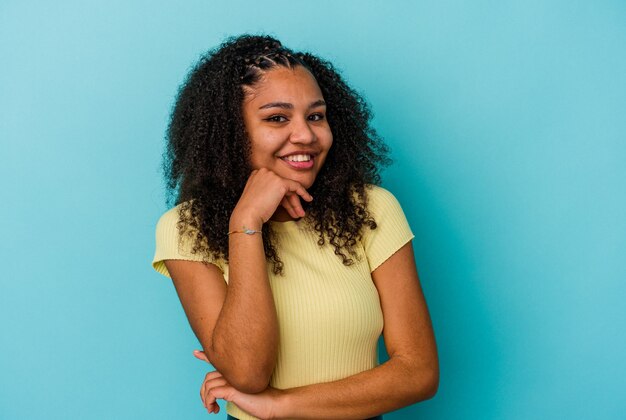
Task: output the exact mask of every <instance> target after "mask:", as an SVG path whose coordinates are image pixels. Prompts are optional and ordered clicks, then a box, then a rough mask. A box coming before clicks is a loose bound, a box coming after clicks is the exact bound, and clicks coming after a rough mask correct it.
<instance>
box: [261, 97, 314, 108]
mask: <svg viewBox="0 0 626 420" xmlns="http://www.w3.org/2000/svg"><path fill="white" fill-rule="evenodd" d="M318 106H326V102H324V100H323V99H318V100H317V101H315V102H312V103H311V105H309V109H311V108H315V107H318ZM268 108H282V109H293V104H290V103H289V102H270V103H268V104H265V105H262V106H260V107H259V109H268Z"/></svg>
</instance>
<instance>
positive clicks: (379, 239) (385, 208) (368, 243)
mask: <svg viewBox="0 0 626 420" xmlns="http://www.w3.org/2000/svg"><path fill="white" fill-rule="evenodd" d="M366 196H367V212H368V213H369V215H370V217H372V218H373V219H374V221H375V222H376V228H374V229H371V228H369V227H364V230H363V234H362V243H363V247H364V249H365V253H366V255H367V259H368V262H369V264H370V270H371V271H374V270H375V269H376V268H377V267H378V266H379V265H380V264H382V263H383V262H384V261H385V260H387V258H389V257H390V256H391V255H393V253H394V252H396V251H397V250H398V249H400V248H401V247H402V246H404V245H405V244H406V243H407V242H409V241H410V240H411V239H413V238H414V235H413V232H412V231H411V227H410V226H409V223H408V221H407V219H406V216H405V214H404V211H403V210H402V207H401V206H400V203H399V202H398V200H397V199H396V197H395V196H394V195H393V194H392V193H391V192H390V191H388V190H387V189H385V188H383V187H379V186H376V185H368V186H367V187H366Z"/></svg>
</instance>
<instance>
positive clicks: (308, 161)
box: [280, 153, 315, 169]
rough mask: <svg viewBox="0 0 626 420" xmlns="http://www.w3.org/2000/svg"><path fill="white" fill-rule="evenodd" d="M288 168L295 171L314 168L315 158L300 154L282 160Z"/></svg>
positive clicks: (284, 157)
mask: <svg viewBox="0 0 626 420" xmlns="http://www.w3.org/2000/svg"><path fill="white" fill-rule="evenodd" d="M280 160H282V161H283V162H285V164H287V166H289V167H290V168H294V169H310V168H312V167H313V164H314V161H315V157H314V156H313V155H311V154H306V153H298V154H292V155H288V156H283V157H281V158H280Z"/></svg>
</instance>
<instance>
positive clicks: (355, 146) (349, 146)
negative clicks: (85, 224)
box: [153, 35, 439, 419]
mask: <svg viewBox="0 0 626 420" xmlns="http://www.w3.org/2000/svg"><path fill="white" fill-rule="evenodd" d="M167 140H168V146H167V153H166V159H165V169H166V177H167V180H168V187H169V191H170V193H172V194H171V195H175V196H176V200H175V201H176V206H175V207H174V208H172V209H171V210H169V211H168V212H166V213H165V214H164V215H163V216H162V217H161V218H160V220H159V222H158V224H157V233H156V236H157V238H156V239H157V244H156V254H155V257H154V261H153V266H154V268H155V269H156V270H157V271H159V272H160V273H162V274H165V275H167V276H169V277H171V278H172V280H173V282H174V285H175V287H176V291H177V293H178V296H179V298H180V301H181V303H182V305H183V308H184V310H185V313H186V315H187V318H188V319H189V323H190V325H191V327H192V329H193V331H194V333H195V334H196V336H197V337H198V340H199V341H200V343H201V345H202V347H203V349H204V351H203V352H199V351H197V352H195V355H196V357H198V358H203V359H204V360H207V361H208V362H210V363H211V364H212V365H213V367H215V369H216V370H215V371H213V372H209V373H208V374H207V375H206V378H205V380H204V382H203V384H202V387H201V398H202V401H203V403H204V404H205V407H206V408H207V410H208V411H209V413H212V412H214V413H217V412H218V411H219V406H218V405H217V402H216V400H217V399H225V400H227V401H228V403H227V412H228V414H229V417H231V418H238V419H255V418H289V419H292V418H308V419H330V418H333V419H337V418H344V419H366V418H372V417H375V416H379V415H381V414H382V413H385V412H389V411H392V410H395V409H398V408H400V407H404V406H407V405H409V404H412V403H415V402H417V401H421V400H424V399H428V398H431V397H432V396H433V395H434V394H435V393H436V390H437V387H438V381H439V367H438V360H437V351H436V345H435V339H434V334H433V330H432V326H431V322H430V318H429V314H428V309H427V306H426V302H425V300H424V296H423V294H422V291H421V288H420V285H419V280H418V276H417V272H416V268H415V261H414V257H413V250H412V247H411V240H412V238H413V234H412V233H411V230H410V228H409V226H408V223H407V221H406V218H405V217H404V214H403V212H402V209H401V207H400V205H399V204H398V202H397V200H396V199H395V197H394V196H393V195H392V194H391V193H389V192H388V191H386V190H385V189H383V188H381V187H379V186H376V185H377V184H379V183H380V177H379V167H380V166H381V165H383V164H385V163H387V158H386V152H387V149H386V147H385V146H384V144H383V143H382V141H381V140H380V139H379V138H378V136H377V135H376V133H375V131H374V130H373V129H372V127H371V126H370V113H369V110H368V108H367V105H366V103H365V101H364V100H363V99H362V98H361V97H360V96H359V95H357V94H356V93H355V92H354V91H353V90H352V89H350V88H349V87H348V86H347V85H346V84H345V83H344V81H343V80H342V78H341V77H340V76H339V75H338V73H337V72H336V71H335V70H334V69H333V67H332V66H331V65H330V64H329V63H327V62H325V61H323V60H321V59H319V58H317V57H315V56H314V55H311V54H308V53H295V52H293V51H291V50H289V49H287V48H285V47H283V46H282V45H281V43H280V42H279V41H277V40H275V39H273V38H270V37H266V36H249V35H244V36H240V37H238V38H233V39H229V40H228V41H226V42H225V43H224V44H222V45H221V46H220V47H219V48H217V49H215V50H212V51H210V52H209V53H207V54H206V55H205V56H204V57H203V58H202V59H201V60H200V61H199V63H198V64H197V65H196V66H195V68H193V69H192V71H191V72H190V74H189V76H188V78H187V80H186V81H185V83H184V84H183V86H182V87H181V89H180V92H179V95H178V98H177V101H176V104H175V106H174V109H173V112H172V117H171V122H170V125H169V128H168V132H167ZM174 193H176V194H174ZM381 333H382V334H383V336H384V341H385V346H386V348H387V352H388V354H389V356H390V359H389V360H388V361H387V362H385V363H383V364H380V365H379V363H378V355H377V341H378V338H379V337H380V334H381Z"/></svg>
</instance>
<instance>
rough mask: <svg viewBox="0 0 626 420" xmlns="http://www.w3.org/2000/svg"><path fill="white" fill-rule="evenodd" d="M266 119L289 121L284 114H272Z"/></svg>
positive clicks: (270, 120) (278, 121) (280, 121)
mask: <svg viewBox="0 0 626 420" xmlns="http://www.w3.org/2000/svg"><path fill="white" fill-rule="evenodd" d="M265 121H269V122H276V123H282V122H285V121H287V118H285V117H284V116H283V115H272V116H271V117H268V118H265Z"/></svg>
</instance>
